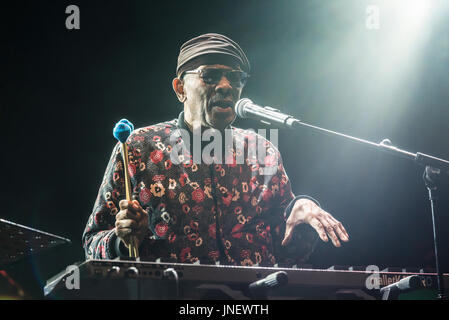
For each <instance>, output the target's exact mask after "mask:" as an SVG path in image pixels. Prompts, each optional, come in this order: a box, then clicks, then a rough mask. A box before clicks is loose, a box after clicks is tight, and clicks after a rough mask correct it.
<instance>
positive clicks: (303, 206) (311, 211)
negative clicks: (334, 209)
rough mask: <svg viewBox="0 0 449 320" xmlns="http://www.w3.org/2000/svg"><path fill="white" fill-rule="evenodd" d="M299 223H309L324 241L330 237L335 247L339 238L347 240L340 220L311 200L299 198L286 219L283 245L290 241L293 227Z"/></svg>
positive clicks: (338, 245) (338, 243)
mask: <svg viewBox="0 0 449 320" xmlns="http://www.w3.org/2000/svg"><path fill="white" fill-rule="evenodd" d="M301 223H308V224H310V225H311V226H312V227H313V228H314V229H315V230H316V232H317V233H318V235H319V236H320V238H321V240H323V241H324V242H328V241H329V237H330V238H331V240H332V243H333V244H334V246H336V247H340V246H341V244H340V241H339V238H340V239H341V240H342V241H344V242H347V241H349V235H348V233H347V232H346V229H345V228H344V227H343V225H342V224H341V222H340V221H338V220H337V219H335V218H334V217H333V216H332V215H331V214H330V213H328V212H326V211H324V210H323V209H321V208H320V207H319V206H318V205H317V204H316V203H315V202H313V201H312V200H309V199H299V200H297V201H296V203H295V205H294V206H293V209H292V211H291V213H290V216H289V217H288V219H287V222H286V228H285V236H284V240H282V245H283V246H285V245H287V244H288V243H289V242H290V241H291V239H292V236H293V229H294V228H295V227H296V226H297V225H299V224H301Z"/></svg>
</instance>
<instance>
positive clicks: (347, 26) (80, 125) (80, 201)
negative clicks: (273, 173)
mask: <svg viewBox="0 0 449 320" xmlns="http://www.w3.org/2000/svg"><path fill="white" fill-rule="evenodd" d="M429 3H431V5H430V8H426V9H425V10H429V12H427V11H426V12H427V13H428V14H427V16H426V17H425V18H423V19H424V20H423V21H421V20H419V19H418V18H416V17H415V16H412V13H413V15H414V14H417V13H420V12H422V11H423V10H424V9H422V10H421V9H420V10H414V11H413V10H411V9H410V8H409V7H404V8H403V9H398V10H396V9H394V8H393V9H392V10H390V8H389V7H388V5H387V4H386V2H385V1H376V0H372V1H355V0H351V1H343V0H341V1H324V0H314V1H312V0H310V1H221V2H218V1H217V2H214V1H169V2H162V1H80V0H75V1H70V2H68V1H22V0H19V1H15V2H14V4H12V2H11V3H10V4H9V5H5V4H2V9H1V13H2V24H3V26H2V34H3V36H2V40H1V43H2V50H1V51H2V55H4V58H2V78H3V81H2V82H3V84H2V86H1V90H2V94H1V109H2V120H3V124H4V129H3V130H4V132H3V134H4V136H6V139H5V140H6V141H5V142H4V143H3V148H2V150H3V152H2V162H3V170H2V171H3V172H2V193H1V194H2V210H1V213H0V217H1V218H4V219H8V220H11V221H14V222H16V223H20V224H24V225H27V226H30V227H33V228H37V229H40V230H44V231H46V232H50V233H54V234H57V235H60V236H63V237H67V238H69V239H71V240H72V244H71V245H70V246H65V247H62V248H59V249H55V250H52V251H49V252H47V253H44V254H41V255H39V256H36V257H33V258H30V259H26V260H24V261H22V262H19V263H17V264H15V265H14V266H12V267H10V269H11V271H10V272H11V274H12V275H13V276H14V277H15V279H17V281H18V282H19V283H21V285H22V286H24V287H26V288H28V287H29V288H30V289H29V290H30V292H32V294H34V295H35V296H38V295H39V294H40V291H39V290H40V289H39V286H42V285H43V284H44V282H45V281H46V280H47V279H48V278H50V277H51V276H53V275H54V274H55V273H56V272H59V271H61V270H63V269H65V267H66V266H67V265H69V264H72V263H73V262H75V261H79V260H82V259H84V253H83V249H82V244H81V235H82V232H83V229H84V226H85V224H86V222H87V218H88V216H89V215H90V213H91V210H92V206H93V203H94V201H95V198H96V196H97V192H98V188H99V185H100V182H101V179H102V176H103V173H104V170H105V168H106V164H107V161H108V159H109V156H110V153H111V150H112V147H113V146H114V144H115V140H114V138H113V136H112V128H113V126H114V124H115V123H116V122H117V121H118V120H120V119H121V118H124V117H125V118H127V119H129V120H130V121H132V122H133V123H134V125H135V126H136V127H140V126H145V125H149V124H152V123H157V122H160V121H163V120H167V119H173V118H175V117H177V115H178V113H179V112H180V111H181V107H182V106H181V105H180V104H179V103H178V101H177V99H176V96H175V94H174V93H173V91H172V89H171V80H172V78H173V76H174V74H175V69H176V59H177V55H178V50H179V47H180V45H181V44H182V43H183V42H184V41H186V40H188V39H190V38H192V37H194V36H197V35H199V34H202V33H206V32H218V33H223V34H225V35H228V36H230V37H231V38H232V39H234V40H235V41H237V42H238V43H239V44H240V45H241V46H242V47H243V49H244V50H245V51H246V54H247V56H248V58H249V60H250V62H251V64H252V74H251V79H250V82H249V83H248V85H247V87H246V88H245V90H244V92H243V95H242V96H243V97H249V98H251V99H252V100H253V101H254V102H256V103H258V104H264V105H271V106H277V107H279V108H280V109H282V110H283V111H284V112H286V113H290V114H293V115H295V116H297V117H298V118H300V119H302V120H303V121H305V122H307V123H311V124H315V125H318V126H322V127H325V128H328V129H331V130H336V131H339V132H343V133H346V134H350V135H354V136H357V137H360V138H364V139H368V140H371V141H374V142H379V141H380V140H381V139H383V138H386V137H388V138H390V139H391V140H392V142H393V144H394V145H396V146H398V147H400V148H403V149H406V150H410V151H412V152H417V151H419V152H423V153H428V154H432V155H435V156H438V157H442V158H445V159H449V145H448V140H447V137H448V134H449V126H448V125H447V123H448V120H449V117H448V114H449V113H448V107H449V105H448V101H449V90H448V89H449V73H448V70H449V33H448V31H449V30H448V24H447V21H448V18H449V14H448V12H447V11H448V10H447V9H448V6H447V4H446V3H445V2H444V1H429ZM70 4H75V5H78V6H79V8H80V11H81V21H80V22H81V24H80V26H81V28H80V30H68V29H66V27H65V20H66V17H67V16H68V14H66V13H65V8H66V7H67V6H68V5H70ZM371 4H375V5H378V6H379V8H380V18H381V20H380V23H381V24H380V28H379V29H377V30H371V29H369V28H368V27H367V25H366V20H367V12H366V7H367V5H371ZM401 19H402V20H401ZM407 19H411V21H412V22H411V23H410V21H409V20H407ZM407 21H409V22H407ZM417 22H422V23H421V25H416V24H417ZM236 125H238V126H241V127H245V128H259V127H261V126H260V125H259V124H257V123H256V122H251V121H242V120H240V121H237V122H236ZM279 149H280V151H281V153H282V154H283V158H284V162H285V166H286V168H287V172H288V174H289V177H290V179H291V181H292V185H293V188H294V191H295V193H297V194H299V193H305V194H309V195H311V196H314V197H316V198H317V199H319V200H320V202H321V203H322V205H323V207H324V209H326V210H327V211H329V212H330V213H332V214H333V215H334V216H335V217H336V218H337V219H339V220H341V221H342V222H343V224H344V225H345V226H346V229H347V230H348V232H349V234H350V242H349V243H347V244H344V245H343V247H342V248H335V247H333V246H332V245H331V244H330V243H320V244H319V246H318V247H317V249H316V251H315V252H314V254H313V256H312V257H311V260H310V263H311V264H313V266H314V267H329V266H331V265H334V264H336V265H370V264H375V265H378V266H380V267H381V268H383V267H387V266H394V267H407V266H416V267H433V266H434V261H433V253H432V250H433V247H432V226H431V215H430V207H429V203H428V201H427V190H426V189H425V187H424V185H423V181H422V178H421V176H422V171H423V168H421V167H417V166H415V165H414V164H413V163H411V162H408V161H407V160H403V159H399V158H395V157H392V156H390V155H387V154H383V153H380V152H377V151H375V150H371V149H369V148H366V147H364V146H361V145H357V144H353V143H350V142H346V141H343V140H341V139H338V138H334V137H329V136H325V135H321V134H318V133H315V132H311V131H308V130H307V129H303V130H301V131H300V132H298V133H297V134H294V133H292V132H285V131H281V132H280V135H279ZM443 187H444V188H443V192H442V193H441V197H440V205H439V208H438V209H439V213H440V214H441V220H442V223H441V238H442V239H441V240H442V255H443V270H444V271H445V272H448V271H449V250H448V249H447V248H446V247H447V246H446V245H447V243H448V240H449V235H448V232H449V227H448V221H449V218H448V214H449V212H448V209H449V202H448V197H447V196H446V195H447V193H448V190H449V189H448V184H447V181H444V182H443Z"/></svg>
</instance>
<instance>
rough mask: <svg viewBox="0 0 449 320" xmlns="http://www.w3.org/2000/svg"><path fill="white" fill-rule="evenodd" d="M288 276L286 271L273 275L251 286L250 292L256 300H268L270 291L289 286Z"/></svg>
mask: <svg viewBox="0 0 449 320" xmlns="http://www.w3.org/2000/svg"><path fill="white" fill-rule="evenodd" d="M287 282H288V275H287V272H285V271H278V272H275V273H271V274H269V275H268V276H266V277H265V278H263V279H260V280H258V281H256V282H253V283H251V284H250V285H249V291H250V293H251V295H252V297H253V298H254V299H266V294H267V290H268V289H273V288H277V287H280V286H283V285H285V284H287Z"/></svg>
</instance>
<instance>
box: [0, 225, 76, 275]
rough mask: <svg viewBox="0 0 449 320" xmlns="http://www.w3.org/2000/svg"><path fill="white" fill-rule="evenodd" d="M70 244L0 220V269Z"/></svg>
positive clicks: (63, 239) (49, 235) (40, 232)
mask: <svg viewBox="0 0 449 320" xmlns="http://www.w3.org/2000/svg"><path fill="white" fill-rule="evenodd" d="M70 243H71V241H70V240H69V239H66V238H63V237H59V236H56V235H54V234H51V233H47V232H44V231H40V230H37V229H33V228H30V227H26V226H23V225H20V224H17V223H14V222H11V221H7V220H3V219H0V267H2V266H4V265H8V264H11V263H12V262H16V261H18V260H20V259H22V258H25V257H27V256H29V255H32V254H35V253H40V252H42V251H46V250H47V249H51V248H54V247H58V246H60V245H63V244H70Z"/></svg>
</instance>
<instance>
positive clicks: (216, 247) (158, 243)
mask: <svg viewBox="0 0 449 320" xmlns="http://www.w3.org/2000/svg"><path fill="white" fill-rule="evenodd" d="M230 128H231V129H232V145H233V146H236V145H237V144H238V143H240V145H243V147H244V149H243V150H244V151H245V153H244V154H245V158H244V160H245V161H244V164H236V163H235V162H236V161H232V160H231V161H229V159H228V161H226V163H225V161H223V162H224V163H221V164H216V163H214V164H205V163H199V164H197V163H195V162H194V161H192V157H191V155H190V154H189V153H187V154H184V155H183V157H184V160H185V161H183V162H182V163H180V164H175V163H173V161H172V157H171V156H170V153H171V152H173V150H174V149H175V147H176V146H175V144H178V143H184V141H183V139H182V136H181V135H180V129H187V127H186V126H185V124H184V117H183V113H181V114H180V117H179V119H175V120H172V121H167V122H163V123H159V124H156V125H152V126H148V127H145V128H140V129H136V130H134V131H133V133H132V134H131V135H130V136H129V138H128V140H127V142H126V143H127V146H128V156H129V167H128V170H129V173H130V177H131V185H132V190H133V198H134V199H136V200H138V201H139V203H140V204H141V206H142V207H143V208H144V209H145V210H147V211H148V213H149V228H148V234H147V237H146V239H145V240H144V241H143V242H142V244H141V246H140V247H139V252H140V256H141V259H142V260H150V261H154V260H156V259H160V261H167V262H182V263H195V262H198V260H199V261H200V263H212V264H214V263H216V262H217V261H220V262H221V263H222V264H231V265H246V266H251V265H256V264H259V265H261V266H272V265H274V264H276V263H283V264H284V263H285V264H299V263H303V262H305V260H307V259H308V257H309V255H310V254H311V252H312V251H313V247H314V244H315V243H316V239H317V236H316V233H315V232H314V231H313V230H312V228H311V227H309V226H301V228H299V229H302V230H299V232H295V238H294V239H293V240H292V241H291V244H290V245H288V246H286V247H281V245H280V243H281V241H282V239H283V236H284V230H285V221H286V219H287V217H288V214H289V211H290V210H291V207H292V204H293V203H294V201H295V199H296V198H295V196H294V195H293V193H292V190H291V185H290V181H289V179H288V177H287V174H286V172H285V169H284V167H283V164H282V159H281V155H280V153H279V151H278V150H277V149H276V148H275V147H274V146H273V145H272V144H271V143H270V142H269V141H268V140H266V139H264V140H263V141H264V143H263V145H264V147H265V148H266V155H267V156H266V157H265V161H263V162H260V161H257V159H253V158H250V157H249V156H248V155H247V151H248V148H251V147H254V143H257V139H261V137H260V136H259V135H257V134H256V133H255V132H253V131H250V130H243V129H239V128H235V127H230ZM176 135H178V138H177V139H173V137H174V136H175V137H176ZM236 152H237V151H236V150H234V151H233V152H231V153H230V154H232V155H233V156H234V157H235V156H236ZM223 155H224V154H223ZM234 160H235V159H234ZM123 169H124V168H123V161H122V155H121V147H120V144H117V145H116V146H115V148H114V150H113V152H112V156H111V158H110V161H109V163H108V166H107V169H106V172H105V175H104V178H103V182H102V184H101V186H100V190H99V193H98V197H97V199H96V202H95V205H94V208H93V212H92V214H91V216H90V217H89V220H88V222H87V225H86V228H85V231H84V234H83V245H84V249H85V253H86V258H93V259H113V258H115V257H117V256H119V255H121V254H122V253H121V250H120V240H119V239H118V238H117V236H116V235H115V215H116V214H117V213H118V211H119V210H120V209H119V201H120V200H122V199H125V189H124V185H125V184H124V173H123V172H124V171H123ZM264 169H271V170H269V171H263V170H264ZM267 172H270V174H267ZM297 198H298V197H297ZM124 254H126V252H125V253H124Z"/></svg>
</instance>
